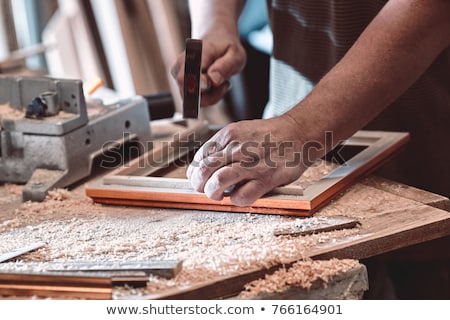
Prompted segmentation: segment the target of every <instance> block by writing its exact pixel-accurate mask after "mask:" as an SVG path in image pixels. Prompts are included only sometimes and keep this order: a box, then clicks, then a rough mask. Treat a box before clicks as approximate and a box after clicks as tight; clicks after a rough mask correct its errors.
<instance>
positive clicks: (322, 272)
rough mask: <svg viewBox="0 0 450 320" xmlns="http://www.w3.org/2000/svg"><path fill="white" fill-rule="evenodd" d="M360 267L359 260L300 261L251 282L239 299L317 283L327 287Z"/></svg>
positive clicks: (306, 287) (307, 286)
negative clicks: (347, 272) (336, 278)
mask: <svg viewBox="0 0 450 320" xmlns="http://www.w3.org/2000/svg"><path fill="white" fill-rule="evenodd" d="M358 265H359V262H358V261H357V260H352V259H342V260H339V259H330V260H315V261H314V260H307V261H298V262H296V263H294V264H293V265H292V267H290V268H289V269H285V268H281V269H279V270H277V271H275V272H274V273H273V274H271V275H266V277H265V278H264V279H259V280H255V281H252V282H250V283H249V284H247V285H246V286H245V290H244V291H242V292H241V293H240V294H239V296H238V298H241V299H251V298H255V297H257V296H259V295H263V294H267V293H274V292H283V291H285V290H287V289H288V288H290V287H300V288H305V289H309V288H310V287H311V286H312V284H313V283H314V282H316V281H320V282H322V283H323V286H324V287H326V286H327V283H328V281H329V280H330V279H331V278H332V277H333V276H334V275H336V274H337V273H342V272H346V271H348V270H350V269H352V268H355V267H357V266H358Z"/></svg>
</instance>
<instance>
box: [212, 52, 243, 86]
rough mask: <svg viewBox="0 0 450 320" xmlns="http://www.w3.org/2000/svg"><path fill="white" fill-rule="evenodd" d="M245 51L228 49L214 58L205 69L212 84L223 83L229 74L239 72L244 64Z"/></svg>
mask: <svg viewBox="0 0 450 320" xmlns="http://www.w3.org/2000/svg"><path fill="white" fill-rule="evenodd" d="M245 61H246V56H245V51H243V49H242V51H241V50H237V49H234V50H233V49H229V50H227V51H226V52H225V54H224V55H223V56H221V57H219V58H218V59H216V60H215V61H214V62H213V63H212V64H211V65H210V66H209V67H208V69H207V70H206V73H207V74H208V77H209V78H210V79H211V82H212V84H213V86H215V87H218V86H220V85H222V84H224V83H225V82H226V81H227V80H229V79H230V78H231V76H233V75H235V74H237V73H239V72H240V71H241V70H242V69H243V68H244V65H245Z"/></svg>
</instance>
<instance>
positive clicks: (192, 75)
mask: <svg viewBox="0 0 450 320" xmlns="http://www.w3.org/2000/svg"><path fill="white" fill-rule="evenodd" d="M185 53H186V57H185V64H184V87H183V92H184V100H183V118H194V119H197V118H198V113H199V110H200V90H208V89H209V88H210V86H211V85H210V83H211V81H210V80H209V78H208V76H207V75H206V74H202V70H201V67H202V66H201V65H202V40H198V39H186V50H185Z"/></svg>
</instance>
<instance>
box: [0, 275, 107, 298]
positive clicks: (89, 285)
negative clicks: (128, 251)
mask: <svg viewBox="0 0 450 320" xmlns="http://www.w3.org/2000/svg"><path fill="white" fill-rule="evenodd" d="M112 288H113V282H112V279H111V278H110V277H108V276H103V277H101V276H90V275H80V274H49V273H47V274H43V273H26V272H15V273H13V272H11V273H9V272H0V295H3V296H38V297H59V298H80V299H102V300H103V299H111V298H112Z"/></svg>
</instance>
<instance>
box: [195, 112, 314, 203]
mask: <svg viewBox="0 0 450 320" xmlns="http://www.w3.org/2000/svg"><path fill="white" fill-rule="evenodd" d="M299 130H301V129H300V128H298V127H297V125H296V124H295V122H293V121H292V119H290V118H287V117H284V116H281V117H277V118H272V119H268V120H250V121H240V122H235V123H231V124H229V125H228V126H226V127H225V128H223V129H222V130H220V131H219V132H218V133H217V134H215V135H214V136H213V137H212V138H211V139H210V140H209V141H208V142H207V143H205V144H204V145H203V146H202V147H201V148H200V149H199V151H198V152H197V153H196V154H195V156H194V160H193V162H192V163H191V165H190V166H189V168H188V170H187V177H188V178H189V180H190V182H191V184H192V186H193V187H194V188H195V189H196V190H197V191H199V192H204V193H205V194H206V195H207V196H208V197H209V198H211V199H214V200H221V199H222V198H223V196H224V193H225V192H228V191H229V190H231V193H230V198H231V201H232V202H233V203H234V204H235V205H238V206H248V205H250V204H252V203H253V202H254V201H255V200H256V199H258V198H260V197H261V196H263V195H264V194H266V193H267V192H269V191H270V190H272V189H273V188H274V187H277V186H280V185H284V184H287V183H289V182H292V181H294V180H295V179H297V178H298V177H300V175H301V174H302V173H303V172H304V171H305V170H306V168H307V166H308V163H305V159H304V156H303V154H302V153H300V151H301V149H302V146H301V145H302V143H301V142H300V141H299V139H298V132H299ZM296 136H297V137H296Z"/></svg>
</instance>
